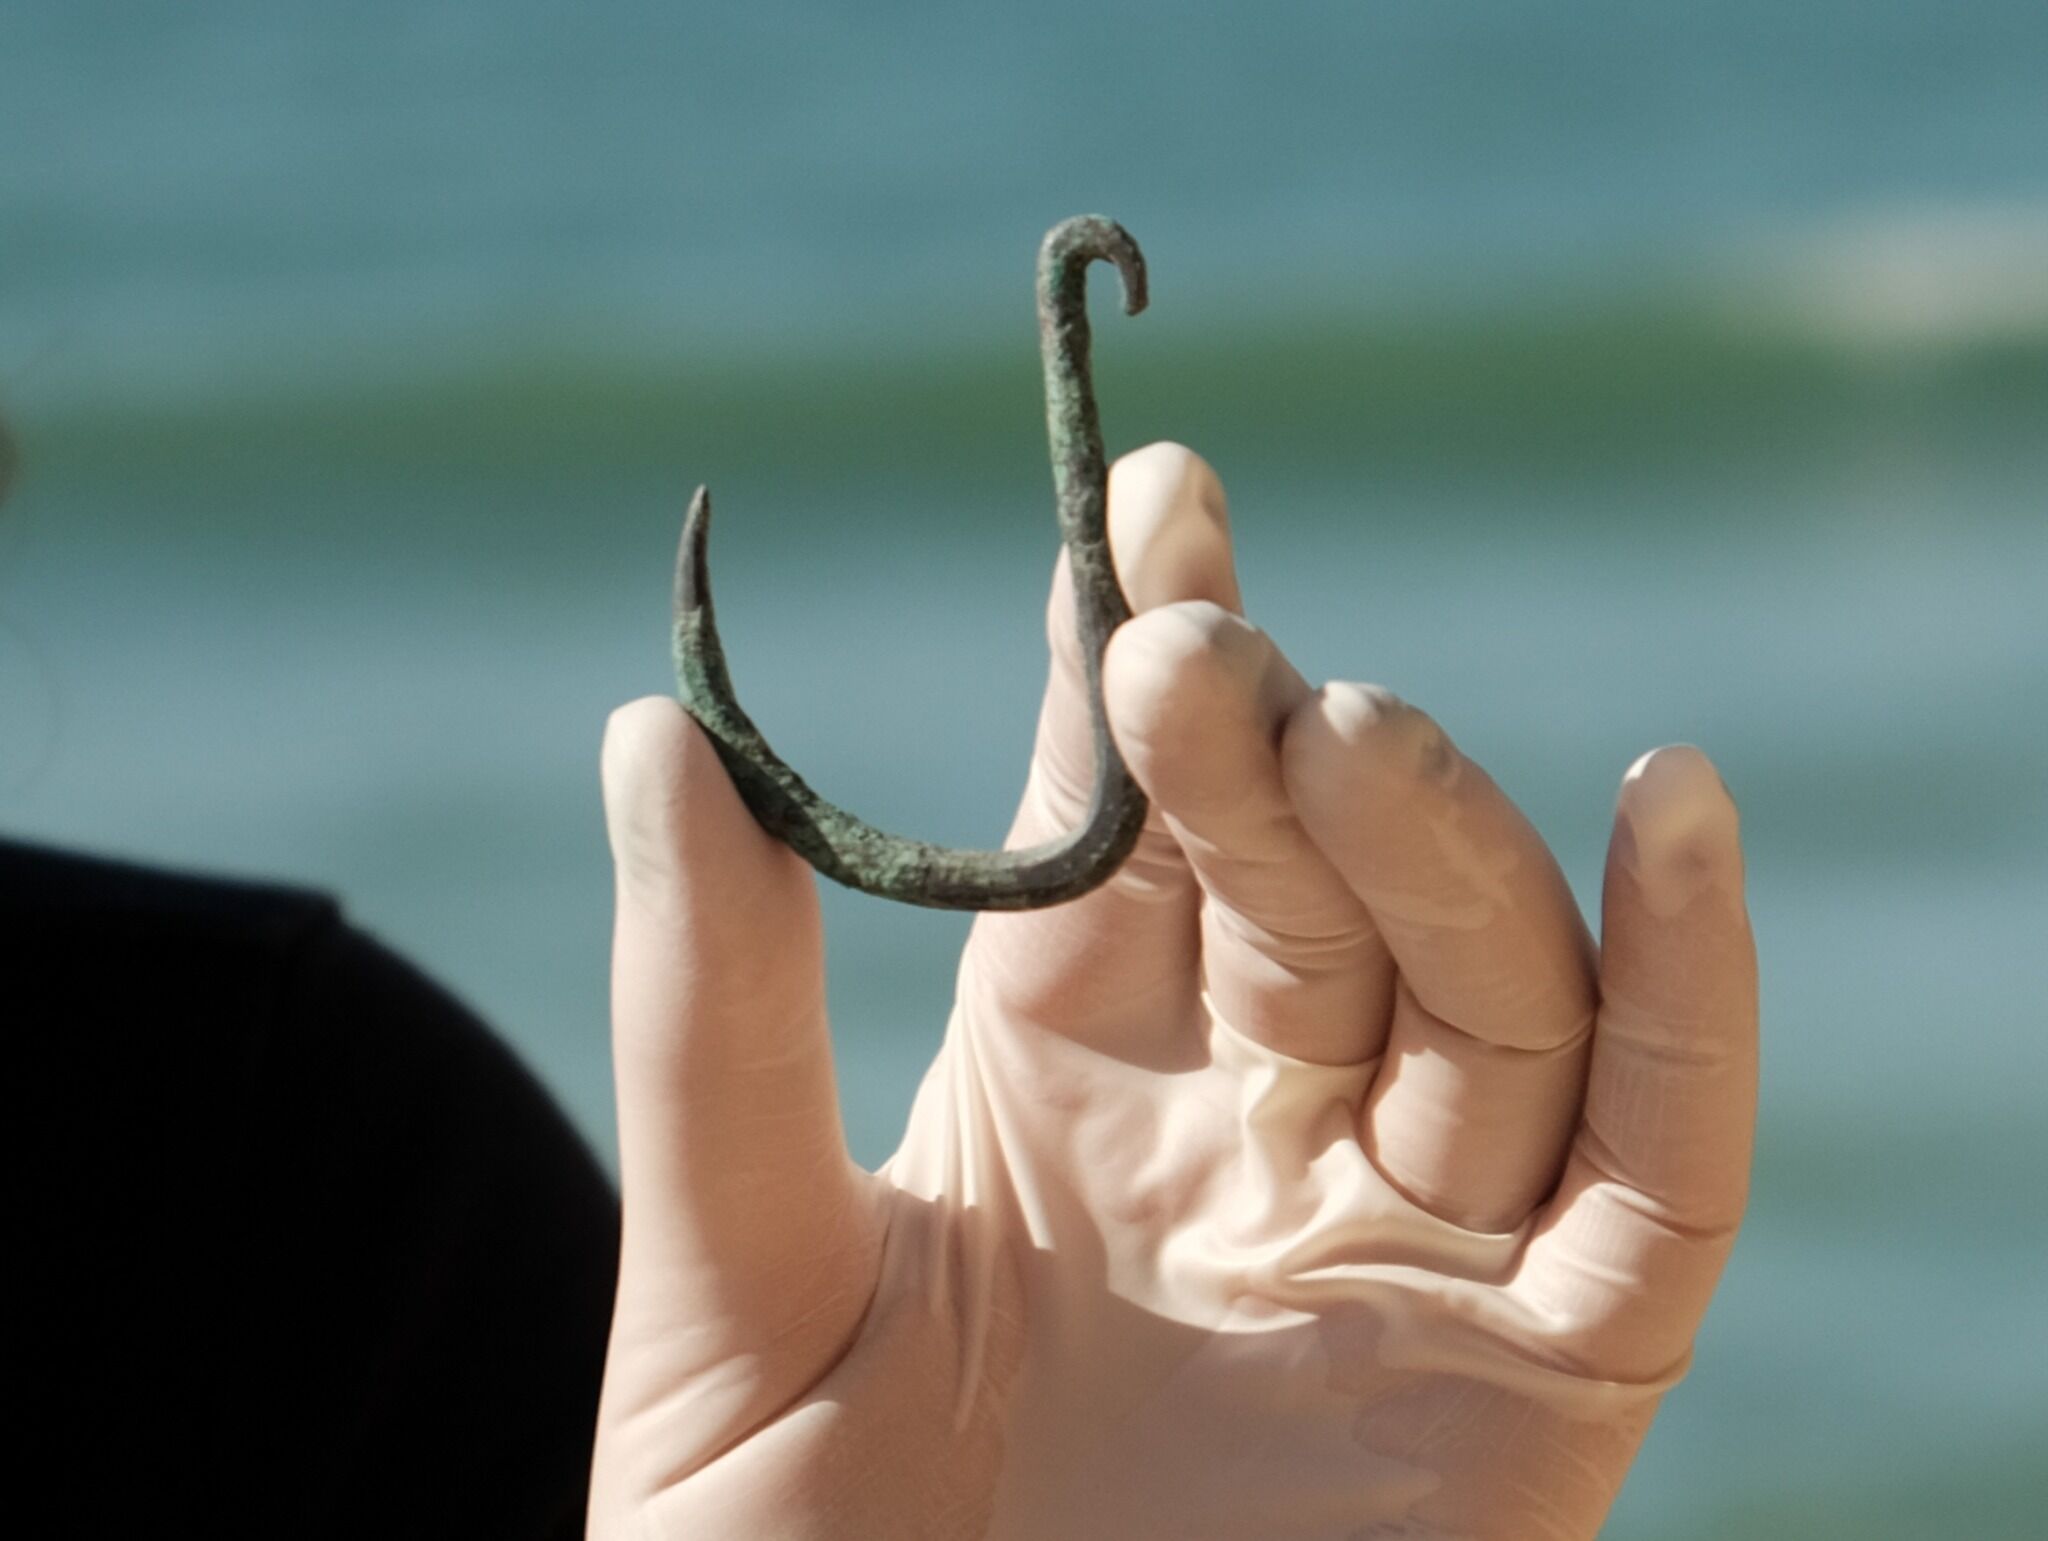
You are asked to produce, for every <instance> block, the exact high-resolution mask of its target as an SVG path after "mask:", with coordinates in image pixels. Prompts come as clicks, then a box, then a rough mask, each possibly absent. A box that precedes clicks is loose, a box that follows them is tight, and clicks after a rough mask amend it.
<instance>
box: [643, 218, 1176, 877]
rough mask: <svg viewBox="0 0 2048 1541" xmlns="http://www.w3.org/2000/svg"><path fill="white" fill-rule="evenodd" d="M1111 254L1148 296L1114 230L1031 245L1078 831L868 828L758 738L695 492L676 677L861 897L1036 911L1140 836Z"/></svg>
mask: <svg viewBox="0 0 2048 1541" xmlns="http://www.w3.org/2000/svg"><path fill="white" fill-rule="evenodd" d="M1098 260H1100V261H1108V262H1114V263H1115V264H1116V266H1117V269H1118V271H1119V272H1120V274H1121V275H1122V278H1123V284H1124V310H1125V312H1126V313H1127V314H1130V315H1136V314H1137V313H1138V312H1139V311H1140V310H1142V309H1143V308H1144V306H1145V259H1144V257H1143V256H1142V255H1141V254H1140V253H1139V251H1138V246H1137V243H1136V242H1135V241H1133V240H1132V239H1131V237H1130V235H1129V234H1128V233H1127V232H1126V231H1125V230H1124V229H1123V227H1122V226H1120V225H1118V224H1116V223H1115V222H1114V221H1112V220H1108V219H1104V218H1102V217H1101V216H1100V215H1083V216H1081V217H1080V218H1077V219H1070V220H1067V221H1065V222H1064V223H1062V224H1059V225H1056V226H1054V227H1053V229H1052V230H1051V232H1049V233H1048V234H1047V236H1046V238H1045V243H1044V245H1043V246H1042V247H1041V248H1040V250H1039V261H1038V315H1039V342H1040V347H1041V350H1042V352H1043V355H1044V360H1045V399H1046V429H1047V434H1048V437H1049V439H1050V441H1051V448H1052V466H1053V488H1054V495H1055V501H1056V503H1057V507H1058V513H1059V523H1060V534H1061V536H1062V538H1063V539H1064V540H1065V542H1066V547H1067V560H1068V563H1069V566H1070V567H1071V569H1072V572H1073V578H1074V598H1075V608H1076V611H1077V613H1078V618H1079V630H1080V634H1081V654H1082V658H1083V660H1084V661H1085V668H1086V671H1087V681H1088V697H1089V711H1090V717H1091V721H1092V725H1093V733H1094V740H1095V783H1094V787H1093V790H1092V791H1091V793H1090V796H1089V801H1088V812H1087V815H1086V817H1085V818H1083V820H1082V822H1081V824H1080V826H1079V827H1078V828H1076V829H1074V830H1072V831H1070V832H1069V833H1068V834H1066V835H1063V836H1061V837H1060V838H1059V839H1057V840H1052V841H1048V842H1047V843H1045V844H1043V845H1037V846H1032V847H1029V848H1028V849H1025V850H1021V851H974V850H959V849H955V848H953V847H950V846H940V845H932V844H930V843H928V842H926V841H922V840H910V839H906V838H904V837H903V836H901V835H892V834H889V833H888V832H886V831H884V830H880V829H877V828H876V827H875V826H874V825H872V824H869V823H868V822H867V821H866V820H864V819H861V818H858V817H856V816H855V815H853V814H851V813H848V812H847V811H846V810H845V809H843V808H841V807H839V806H837V805H836V804H834V803H831V802H828V801H827V800H826V799H824V798H822V797H820V796H819V795H818V794H817V793H816V792H815V791H813V790H812V789H811V787H810V785H809V784H808V783H806V782H805V781H804V779H803V777H801V776H799V775H798V774H797V773H796V772H795V770H793V769H792V768H791V767H790V766H789V764H788V763H787V762H786V761H785V760H783V759H782V757H781V756H780V755H778V754H776V753H775V751H774V750H773V749H771V748H770V747H769V746H768V741H767V740H766V739H765V738H763V737H762V735H761V731H760V729H758V728H757V727H755V726H754V723H753V721H752V719H751V718H749V717H748V716H747V714H746V712H745V711H744V710H742V709H741V707H740V704H739V700H738V698H737V696H736V695H735V694H734V692H733V688H732V679H731V676H730V674H729V673H728V672H727V669H726V663H725V649H724V647H723V646H722V645H721V643H720V642H719V638H718V622H717V617H716V613H715V611H714V609H713V606H712V602H711V577H710V572H709V568H708V566H707V563H706V555H705V546H706V541H707V537H708V535H709V531H710V525H711V495H710V493H709V491H708V490H707V489H705V488H702V487H699V488H698V489H697V493H696V496H695V497H693V498H692V499H691V500H690V509H689V513H688V515H687V516H686V517H685V518H684V521H683V540H682V549H681V551H680V553H679V554H678V557H677V562H676V595H675V659H676V679H677V684H678V686H679V689H680V694H681V696H682V701H683V705H684V707H685V708H686V709H687V710H688V711H689V713H690V715H691V716H693V717H695V718H696V719H697V721H698V722H699V723H700V724H702V726H703V727H704V730H705V731H706V732H707V733H708V734H710V736H711V739H712V742H713V743H714V744H716V746H717V748H718V754H719V758H720V759H721V760H723V761H724V762H725V768H726V770H727V772H728V773H729V774H730V775H731V776H732V779H733V783H734V785H735V786H737V787H738V789H739V792H740V796H741V797H742V798H744V799H745V800H746V803H747V806H748V807H749V808H750V809H751V810H752V811H753V814H754V817H755V818H757V819H759V820H760V822H761V825H762V827H763V828H765V829H766V830H767V831H768V832H769V833H770V834H772V835H774V836H775V837H776V838H777V839H779V840H781V841H783V842H784V843H785V844H787V845H788V846H789V847H790V848H791V849H793V850H794V851H796V852H797V853H798V854H799V855H800V856H802V857H803V858H804V859H805V860H806V861H808V862H810V864H811V865H812V866H814V867H816V868H817V869H818V870H819V871H820V872H822V873H823V874H824V875H825V876H826V877H829V878H831V879H833V880H834V881H835V882H839V883H844V884H845V885H847V886H848V887H850V888H857V889H860V890H861V891H862V892H864V893H871V894H876V895H879V896H881V897H883V898H887V899H897V900H900V901H902V902H903V903H906V904H920V905H925V906H928V907H930V908H934V909H956V910H1024V909H1038V908H1041V907H1043V906H1046V905H1052V904H1059V903H1062V902H1063V901H1065V900H1068V899H1072V898H1076V897H1078V896H1080V895H1081V894H1084V893H1086V892H1088V891H1089V890H1090V889H1091V888H1095V887H1097V886H1098V885H1099V884H1101V883H1102V882H1104V881H1105V880H1107V879H1108V877H1109V876H1110V875H1111V874H1112V873H1113V872H1115V871H1116V869H1117V868H1118V867H1119V866H1120V865H1122V863H1123V860H1124V858H1125V857H1126V856H1128V855H1129V854H1130V852H1131V848H1132V847H1133V846H1134V845H1135V844H1136V843H1137V839H1138V834H1139V831H1140V830H1141V829H1142V828H1143V826H1144V822H1145V811H1146V807H1145V797H1144V794H1143V793H1142V792H1140V791H1139V790H1138V786H1137V783H1136V782H1135V781H1134V780H1133V779H1132V778H1131V774H1130V771H1129V770H1128V769H1127V768H1126V767H1125V765H1124V762H1123V757H1122V755H1120V754H1119V753H1118V752H1117V748H1116V743H1115V741H1114V739H1112V737H1111V736H1110V731H1109V717H1108V713H1107V711H1106V709H1105V708H1104V705H1103V700H1102V653H1103V649H1104V648H1105V647H1106V646H1107V645H1108V643H1109V637H1110V633H1112V632H1113V631H1115V630H1116V628H1117V627H1118V626H1120V625H1121V624H1122V623H1123V622H1124V621H1125V620H1127V619H1129V617H1130V613H1131V612H1130V605H1129V604H1128V602H1127V601H1126V600H1125V598H1124V593H1123V589H1122V587H1121V586H1120V585H1119V584H1118V582H1117V577H1116V568H1115V565H1114V563H1113V562H1112V561H1111V558H1110V551H1109V529H1108V518H1107V514H1108V480H1109V473H1108V467H1107V465H1106V464H1105V462H1104V457H1103V449H1102V429H1101V425H1100V422H1099V420H1098V418H1097V414H1096V409H1095V392H1094V387H1093V385H1092V384H1091V382H1090V378H1089V370H1088V345H1089V331H1088V309H1087V267H1088V264H1089V263H1091V262H1094V261H1098Z"/></svg>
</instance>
